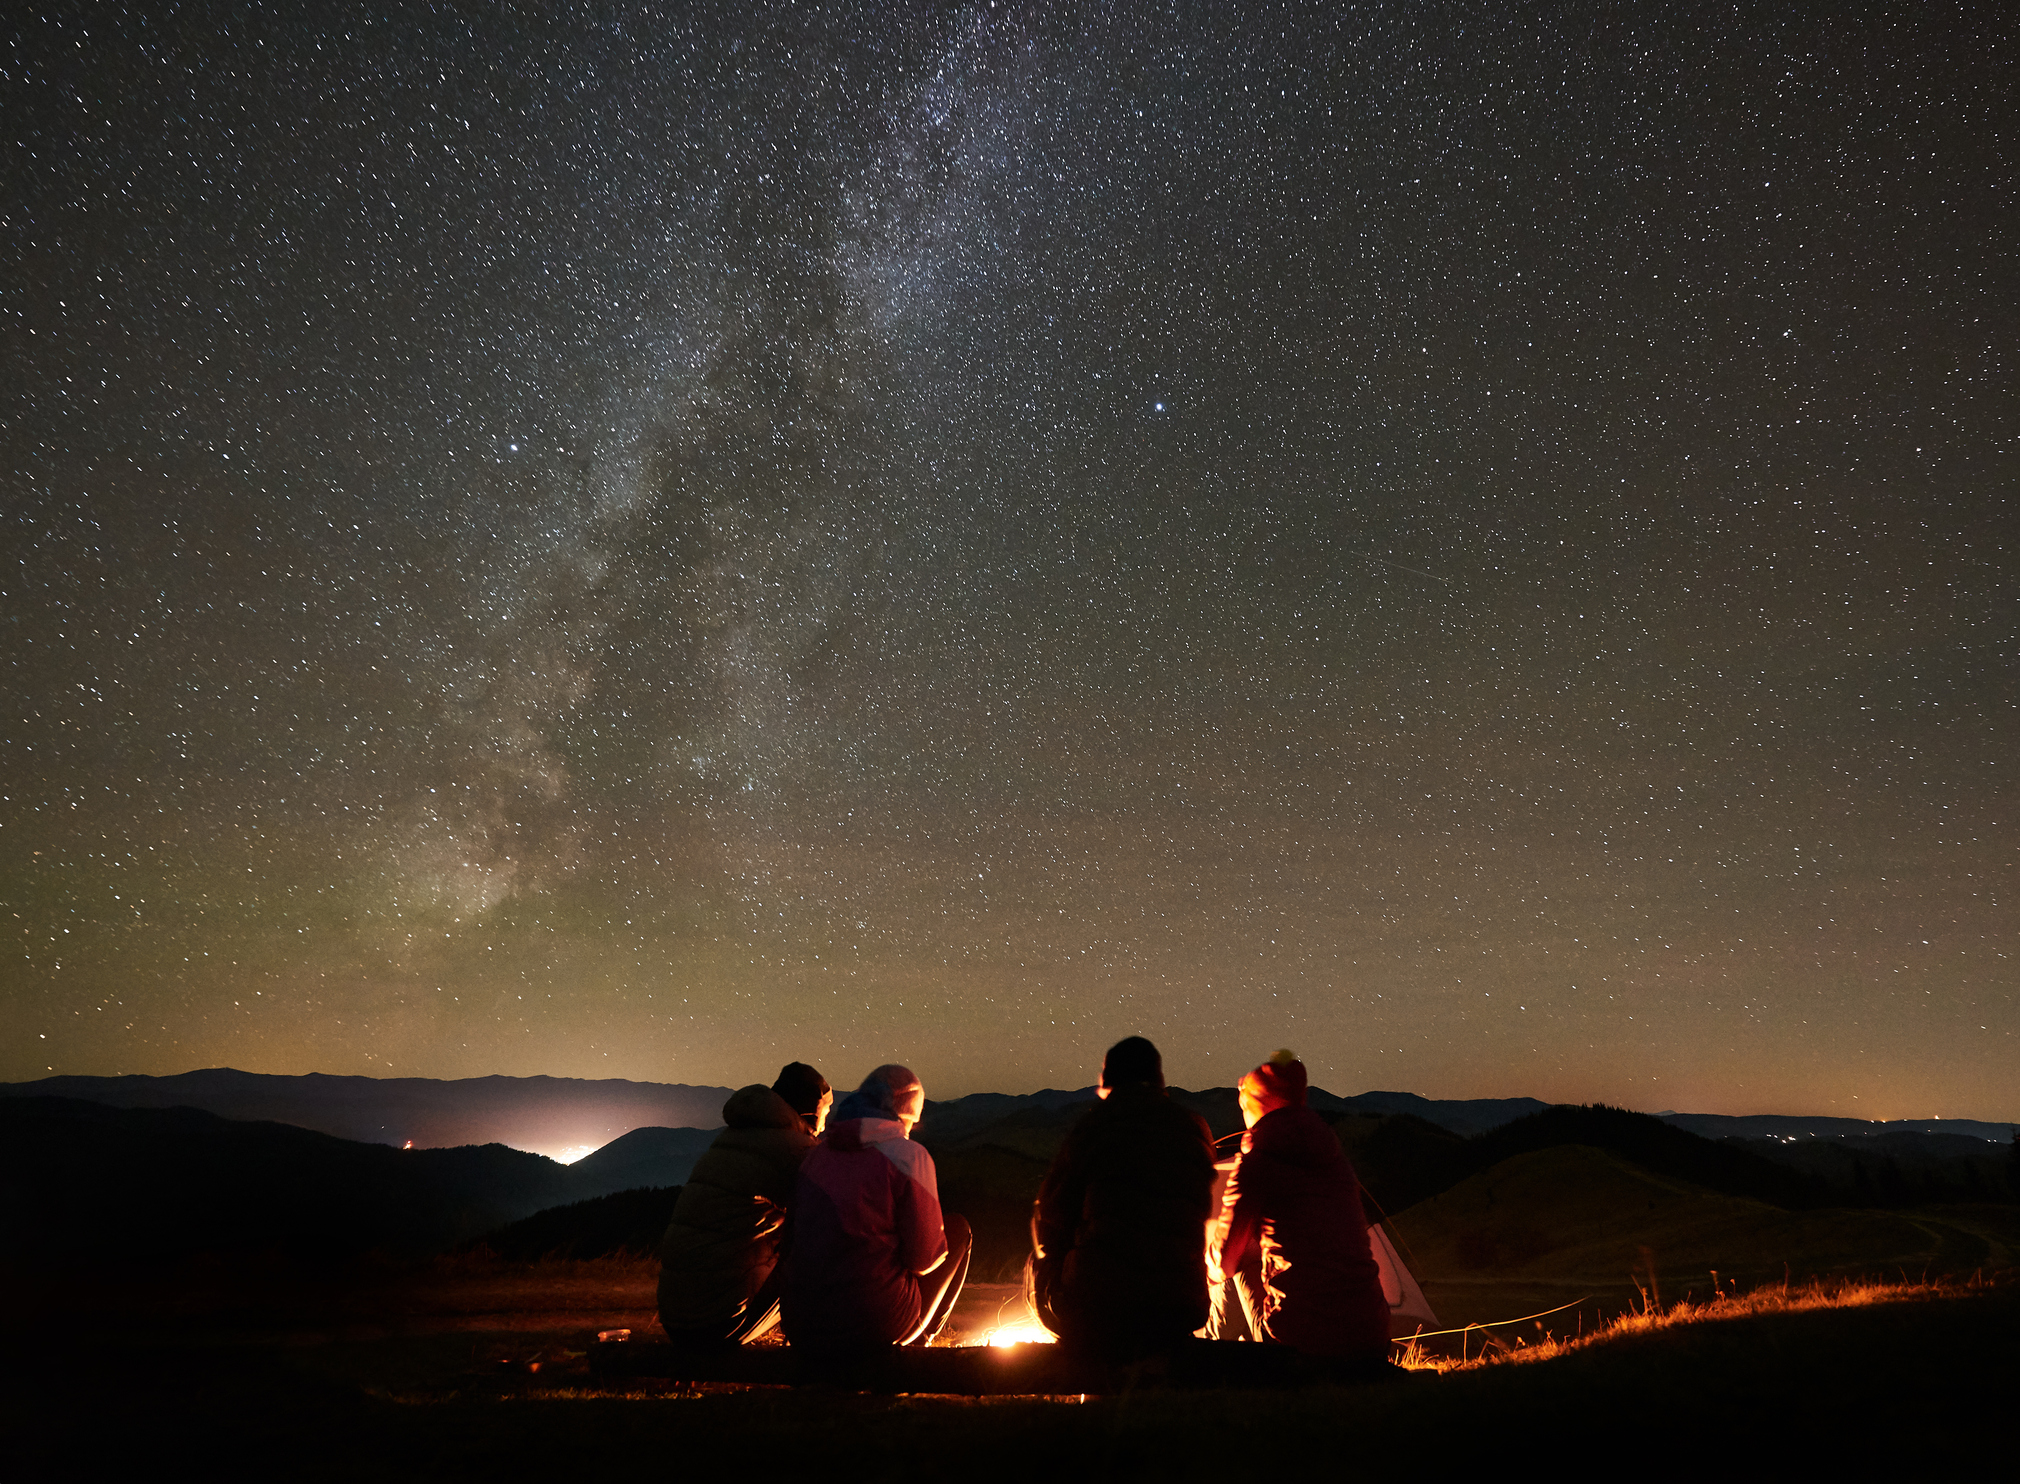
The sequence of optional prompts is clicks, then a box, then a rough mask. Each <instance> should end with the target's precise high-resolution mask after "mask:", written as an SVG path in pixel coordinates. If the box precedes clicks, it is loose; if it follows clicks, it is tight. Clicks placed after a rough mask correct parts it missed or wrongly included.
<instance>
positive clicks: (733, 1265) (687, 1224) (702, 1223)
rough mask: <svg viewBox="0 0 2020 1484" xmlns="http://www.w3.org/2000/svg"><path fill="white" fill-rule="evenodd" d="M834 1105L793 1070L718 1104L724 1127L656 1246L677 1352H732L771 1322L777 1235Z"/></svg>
mask: <svg viewBox="0 0 2020 1484" xmlns="http://www.w3.org/2000/svg"><path fill="white" fill-rule="evenodd" d="M781 1088H783V1089H784V1092H781V1090H780V1089H781ZM788 1094H789V1095H791V1096H792V1097H793V1098H794V1099H795V1100H796V1101H798V1102H802V1103H806V1104H808V1107H809V1109H811V1111H802V1110H801V1109H799V1108H796V1107H794V1106H793V1104H792V1103H790V1102H788V1101H787V1095H788ZM830 1096H831V1095H830V1094H829V1092H828V1086H827V1082H826V1081H825V1079H823V1078H822V1077H821V1076H820V1074H819V1073H818V1072H815V1071H814V1070H813V1068H811V1067H807V1066H804V1065H803V1064H802V1063H799V1062H794V1063H792V1064H790V1065H789V1066H788V1067H786V1068H785V1070H784V1071H782V1072H781V1073H780V1081H779V1084H778V1085H777V1086H775V1087H766V1086H764V1085H763V1084H762V1083H755V1084H753V1085H751V1086H749V1087H745V1088H740V1089H738V1090H737V1091H736V1092H735V1093H732V1094H731V1095H730V1099H729V1101H728V1102H726V1103H724V1104H723V1110H722V1114H723V1122H724V1124H725V1125H727V1126H726V1127H725V1128H724V1129H723V1131H722V1132H721V1133H720V1134H718V1135H716V1138H715V1142H714V1143H712V1144H710V1145H709V1147H708V1150H707V1152H706V1153H704V1154H703V1155H702V1157H701V1158H700V1159H698V1160H696V1161H695V1165H694V1169H693V1171H692V1172H691V1173H690V1174H689V1176H688V1178H687V1183H686V1184H685V1185H684V1186H682V1187H681V1192H680V1199H679V1200H678V1201H677V1202H675V1204H674V1208H673V1219H672V1220H671V1221H670V1222H668V1223H667V1228H666V1235H665V1236H664V1237H662V1238H661V1239H660V1244H659V1260H660V1270H659V1318H660V1323H661V1325H662V1326H664V1327H665V1329H666V1332H667V1335H668V1337H669V1338H670V1339H672V1340H674V1341H675V1342H676V1343H681V1342H685V1343H698V1344H712V1343H736V1342H740V1341H743V1340H749V1339H755V1338H756V1337H757V1336H758V1335H760V1334H762V1333H763V1332H764V1331H765V1330H767V1329H769V1328H770V1327H771V1325H772V1324H773V1323H774V1322H776V1320H777V1317H778V1301H777V1285H776V1284H774V1283H772V1281H771V1280H772V1278H773V1274H774V1271H775V1269H776V1267H777V1264H778V1257H779V1253H778V1231H779V1227H780V1225H781V1223H782V1222H783V1220H784V1218H785V1213H786V1209H787V1205H788V1203H789V1202H790V1201H791V1199H792V1193H793V1184H794V1181H795V1180H796V1179H797V1177H798V1175H799V1168H800V1162H801V1160H803V1159H804V1158H805V1157H806V1154H807V1151H808V1150H810V1149H812V1148H813V1146H814V1129H815V1128H817V1127H818V1126H819V1124H820V1120H821V1119H822V1117H824V1116H825V1112H826V1106H827V1104H826V1100H827V1099H828V1098H829V1097H830Z"/></svg>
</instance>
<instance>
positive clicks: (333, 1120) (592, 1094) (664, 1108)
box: [0, 1067, 2012, 1184]
mask: <svg viewBox="0 0 2020 1484" xmlns="http://www.w3.org/2000/svg"><path fill="white" fill-rule="evenodd" d="M730 1092H731V1089H730V1088H727V1087H697V1086H689V1085H686V1084H680V1083H659V1082H630V1081H624V1080H620V1079H607V1080H604V1079H599V1080H588V1079H582V1078H573V1077H472V1078H463V1079H459V1080H440V1079H435V1078H428V1077H351V1076H331V1075H328V1074H325V1073H320V1072H312V1073H309V1074H307V1075H306V1076H280V1075H275V1074H270V1073H260V1072H241V1071H237V1070H234V1069H232V1068H229V1067H219V1068H212V1069H208V1070H205V1071H196V1072H184V1073H180V1074H178V1075H176V1076H170V1077H150V1076H138V1075H136V1076H125V1077H45V1078H42V1079H40V1080H39V1081H35V1082H15V1083H0V1098H19V1097H67V1098H79V1099H83V1100H85V1101H88V1102H94V1103H102V1104H106V1105H109V1106H111V1107H116V1108H175V1107H186V1108H200V1109H202V1110H204V1111H205V1112H209V1113H215V1114H217V1115H218V1116H220V1117H223V1118H232V1119H240V1120H254V1121H265V1122H273V1123H287V1124H293V1125H294V1126H296V1127H298V1128H305V1129H313V1130H315V1131H317V1132H319V1133H325V1134H330V1135H333V1136H335V1137H337V1138H340V1139H350V1140H355V1141H357V1142H360V1143H368V1144H390V1145H393V1146H395V1147H397V1146H399V1145H401V1144H404V1143H405V1142H406V1141H407V1140H409V1139H411V1140H413V1142H414V1146H415V1147H416V1148H418V1149H440V1148H455V1147H459V1146H462V1145H471V1144H503V1145H506V1146H508V1147H510V1148H513V1149H519V1150H526V1151H529V1152H532V1153H537V1154H545V1155H547V1156H549V1157H566V1156H573V1155H578V1154H583V1153H585V1152H586V1151H590V1150H594V1151H597V1152H596V1153H595V1154H593V1155H590V1158H594V1159H599V1160H603V1161H605V1163H611V1162H614V1161H616V1160H618V1159H619V1158H620V1157H630V1156H629V1155H625V1156H620V1154H619V1153H618V1152H616V1151H614V1150H613V1149H612V1148H611V1146H612V1144H613V1141H618V1140H621V1139H623V1138H624V1137H625V1136H627V1135H630V1134H633V1133H639V1134H641V1135H645V1134H650V1135H652V1136H653V1137H655V1138H658V1139H659V1142H658V1143H657V1144H654V1145H652V1148H653V1150H654V1151H655V1152H653V1153H651V1154H649V1155H648V1154H645V1153H644V1150H645V1149H646V1145H647V1144H649V1143H651V1140H650V1139H648V1140H647V1141H646V1143H641V1144H637V1145H634V1146H632V1149H631V1153H632V1154H636V1155H638V1157H639V1158H640V1159H642V1160H643V1163H642V1164H641V1165H640V1169H641V1170H644V1171H647V1172H651V1173H653V1174H655V1176H657V1177H663V1176H664V1174H665V1172H666V1171H667V1170H669V1169H677V1170H678V1172H679V1173H678V1174H677V1176H675V1177H674V1178H673V1179H672V1180H671V1181H670V1182H669V1183H675V1184H677V1183H679V1181H680V1180H684V1179H685V1178H686V1173H687V1169H688V1168H689V1167H690V1166H691V1165H692V1164H693V1161H694V1158H695V1157H696V1156H698V1155H699V1153H700V1152H701V1150H702V1149H704V1148H706V1147H707V1142H708V1141H707V1139H706V1138H700V1139H697V1138H696V1137H691V1136H688V1135H689V1134H691V1133H692V1131H695V1130H701V1131H708V1130H714V1129H718V1128H720V1127H721V1126H722V1105H723V1103H724V1102H725V1101H727V1099H728V1098H729V1095H730ZM1172 1093H1173V1096H1175V1097H1177V1098H1178V1099H1179V1100H1180V1101H1182V1102H1184V1103H1186V1104H1187V1106H1189V1107H1193V1108H1194V1109H1195V1110H1196V1111H1198V1112H1199V1113H1200V1114H1201V1115H1202V1116H1203V1117H1205V1118H1206V1119H1207V1121H1208V1122H1209V1123H1210V1124H1212V1125H1214V1132H1215V1133H1216V1134H1221V1133H1225V1132H1228V1131H1230V1130H1231V1129H1233V1128H1236V1127H1239V1123H1238V1122H1237V1121H1233V1120H1235V1117H1236V1115H1235V1111H1234V1110H1235V1102H1234V1091H1233V1089H1232V1088H1207V1089H1203V1090H1200V1091H1187V1090H1185V1089H1183V1088H1174V1089H1172ZM1094 1095H1095V1094H1094V1089H1093V1088H1092V1087H1081V1088H1071V1089H1065V1088H1045V1089H1042V1090H1040V1091H1037V1092H1029V1093H997V1092H980V1093H971V1094H969V1095H968V1096H966V1097H961V1098H951V1099H948V1100H946V1101H944V1102H929V1103H928V1104H927V1105H926V1110H925V1115H926V1116H925V1121H924V1123H923V1124H922V1125H921V1128H920V1135H919V1136H920V1139H921V1141H922V1142H924V1143H926V1144H929V1145H932V1146H935V1147H951V1146H953V1145H955V1144H959V1143H962V1142H964V1141H967V1140H969V1139H972V1138H974V1137H976V1136H977V1135H982V1134H983V1133H984V1131H985V1130H993V1131H994V1132H993V1134H991V1135H989V1137H993V1138H995V1139H996V1141H997V1142H1001V1143H1004V1144H1005V1145H1006V1147H1026V1146H1028V1147H1029V1148H1031V1149H1032V1150H1033V1151H1036V1150H1037V1149H1040V1148H1045V1147H1049V1146H1050V1144H1053V1143H1056V1139H1057V1132H1058V1131H1061V1130H1063V1128H1064V1127H1065V1126H1067V1125H1070V1123H1071V1122H1072V1120H1073V1119H1074V1118H1075V1117H1077V1116H1078V1110H1079V1109H1081V1108H1084V1107H1085V1106H1086V1105H1088V1104H1090V1103H1092V1102H1093V1101H1094ZM1311 1103H1312V1106H1313V1107H1314V1108H1316V1109H1318V1110H1319V1111H1320V1112H1321V1113H1323V1114H1325V1115H1326V1116H1327V1117H1328V1118H1339V1117H1343V1116H1345V1115H1347V1114H1362V1115H1368V1116H1375V1117H1387V1116H1393V1115H1397V1114H1408V1115H1410V1116H1412V1117H1415V1118H1420V1119H1422V1120H1424V1121H1425V1122H1426V1123H1429V1124H1432V1125H1433V1126H1435V1127H1437V1128H1441V1129H1444V1130H1446V1131H1448V1132H1450V1133H1454V1134H1458V1135H1460V1136H1462V1137H1465V1138H1474V1137H1477V1136H1479V1135H1481V1134H1485V1133H1490V1132H1492V1131H1493V1130H1495V1129H1497V1128H1500V1127H1502V1126H1504V1125H1506V1124H1509V1123H1512V1122H1514V1121H1515V1120H1517V1119H1519V1118H1525V1117H1528V1116H1529V1115H1531V1114H1534V1113H1539V1112H1542V1111H1543V1110H1544V1109H1546V1108H1548V1107H1549V1106H1551V1105H1550V1104H1548V1103H1545V1102H1542V1101H1540V1100H1539V1099H1536V1098H1426V1097H1421V1096H1419V1095H1418V1094H1416V1093H1409V1092H1364V1093H1358V1094H1355V1095H1353V1096H1351V1097H1342V1096H1340V1095H1337V1094H1334V1093H1330V1092H1326V1091H1324V1090H1323V1089H1320V1088H1314V1089H1312V1091H1311ZM1654 1116H1655V1117H1658V1118H1661V1119H1662V1120H1663V1121H1664V1122H1666V1123H1670V1124H1673V1125H1675V1126H1676V1127H1678V1128H1682V1129H1687V1130H1689V1131H1690V1132H1691V1133H1695V1134H1700V1135H1702V1136H1704V1137H1705V1138H1708V1139H1733V1138H1740V1139H1779V1140H1789V1139H1836V1140H1845V1139H1851V1140H1865V1139H1870V1138H1875V1137H1879V1136H1883V1135H1888V1134H1909V1133H1912V1134H1940V1135H1946V1136H1957V1137H1968V1138H1974V1139H1979V1140H1986V1141H1992V1142H2000V1143H2003V1142H2006V1141H2008V1140H2010V1139H2011V1137H2012V1125H2010V1124H2004V1123H1988V1122H1984V1121H1981V1120H1973V1119H1964V1118H1958V1119H1948V1118H1944V1119H1897V1120H1894V1121H1892V1122H1888V1123H1870V1122H1866V1121H1864V1120H1861V1119H1855V1118H1840V1117H1832V1116H1806V1115H1800V1114H1759V1115H1751V1116H1728V1115H1724V1114H1714V1113H1677V1112H1663V1113H1658V1114H1656V1115H1654ZM681 1131H687V1133H685V1134H683V1135H682V1137H680V1138H677V1139H671V1140H670V1141H669V1138H666V1137H660V1136H663V1135H671V1134H673V1133H680V1132H681ZM1020 1131H1021V1132H1020Z"/></svg>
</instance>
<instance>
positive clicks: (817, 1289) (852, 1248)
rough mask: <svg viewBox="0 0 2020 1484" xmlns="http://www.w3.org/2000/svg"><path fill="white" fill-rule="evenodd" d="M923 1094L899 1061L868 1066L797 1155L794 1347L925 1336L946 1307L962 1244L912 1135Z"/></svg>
mask: <svg viewBox="0 0 2020 1484" xmlns="http://www.w3.org/2000/svg"><path fill="white" fill-rule="evenodd" d="M925 1104H926V1090H925V1088H924V1087H922V1086H921V1085H920V1083H919V1079H918V1077H917V1076H916V1075H914V1074H913V1072H912V1070H911V1069H910V1068H909V1067H901V1066H897V1065H895V1064H893V1065H888V1066H881V1067H878V1068H877V1069H876V1070H875V1071H874V1072H872V1073H870V1075H869V1076H867V1077H865V1078H864V1079H863V1085H862V1086H861V1087H859V1088H857V1089H856V1090H855V1091H854V1092H852V1093H850V1094H849V1095H848V1097H846V1098H845V1099H843V1100H842V1104H841V1106H840V1107H838V1108H836V1109H835V1116H834V1120H833V1122H831V1123H830V1124H829V1126H828V1131H827V1132H826V1133H825V1134H823V1135H822V1136H821V1139H820V1142H819V1143H817V1144H816V1145H815V1146H814V1148H813V1150H812V1152H810V1153H809V1154H808V1155H807V1157H806V1162H805V1163H804V1164H802V1165H801V1166H800V1174H799V1183H798V1185H797V1187H796V1188H795V1190H794V1193H793V1210H792V1223H791V1229H790V1232H789V1239H788V1244H787V1245H788V1256H787V1260H786V1267H787V1269H788V1270H789V1271H788V1274H787V1277H786V1282H785V1331H786V1336H787V1338H789V1339H790V1340H791V1341H792V1343H793V1344H794V1346H796V1347H803V1348H806V1349H810V1350H813V1351H815V1352H817V1353H828V1354H837V1355H839V1354H848V1353H852V1352H858V1351H864V1350H871V1349H875V1348H877V1347H880V1346H885V1345H925V1344H929V1343H931V1341H932V1340H933V1339H934V1338H935V1337H936V1336H937V1335H938V1334H939V1333H940V1331H941V1329H942V1328H943V1327H944V1326H945V1325H946V1323H947V1320H948V1319H949V1317H951V1316H952V1314H953V1312H954V1303H955V1301H956V1300H957V1299H959V1298H960V1296H961V1287H962V1285H963V1284H964V1283H965V1282H966V1281H967V1278H968V1259H969V1256H970V1253H971V1251H972V1249H973V1245H974V1243H973V1236H972V1234H971V1233H970V1231H969V1229H968V1223H967V1222H966V1221H964V1220H963V1219H962V1218H961V1217H959V1216H947V1215H944V1214H943V1213H942V1211H941V1210H940V1186H939V1177H938V1175H937V1173H936V1171H935V1170H934V1168H933V1156H932V1155H931V1154H928V1153H927V1152H926V1150H925V1148H924V1147H923V1146H921V1145H918V1144H914V1143H913V1142H912V1130H913V1128H914V1127H916V1126H917V1124H918V1122H919V1118H920V1115H921V1114H922V1113H923V1112H924V1110H925Z"/></svg>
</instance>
